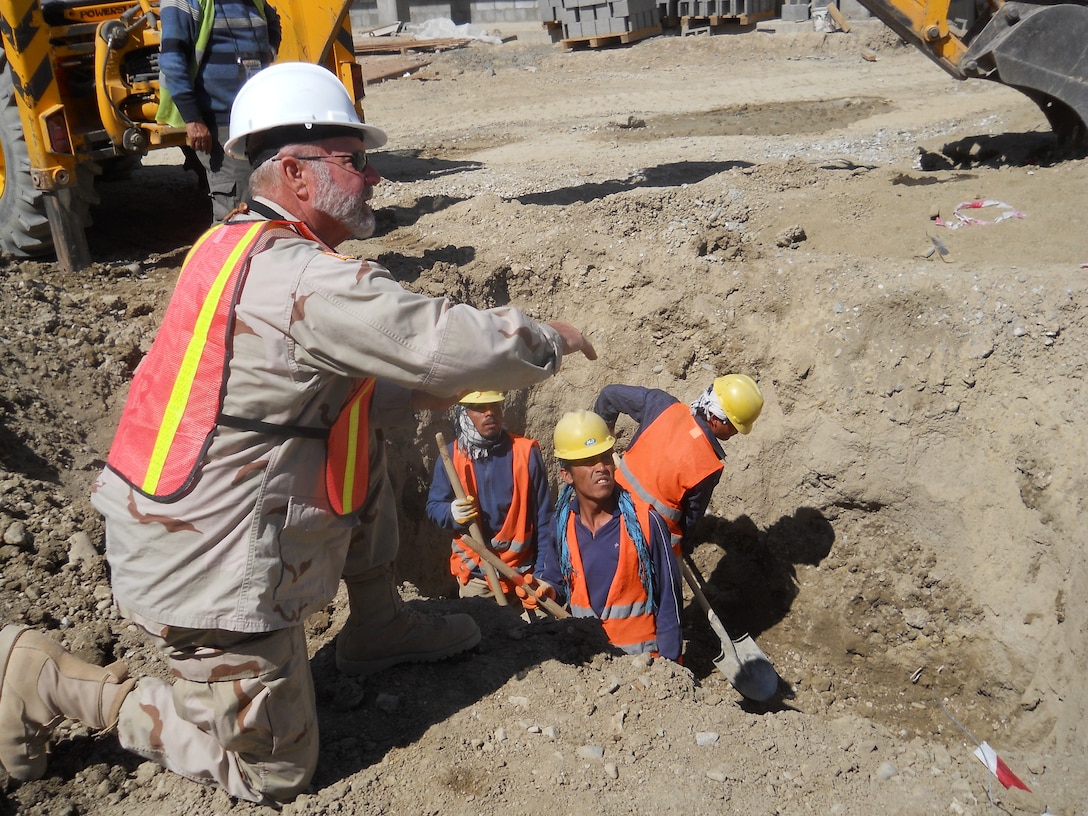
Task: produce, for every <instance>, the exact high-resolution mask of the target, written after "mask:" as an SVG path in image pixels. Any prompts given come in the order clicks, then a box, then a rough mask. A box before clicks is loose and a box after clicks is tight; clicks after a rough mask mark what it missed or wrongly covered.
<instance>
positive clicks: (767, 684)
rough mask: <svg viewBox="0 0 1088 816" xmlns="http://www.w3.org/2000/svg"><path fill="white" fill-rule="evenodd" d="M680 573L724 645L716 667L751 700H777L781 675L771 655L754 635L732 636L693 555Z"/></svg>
mask: <svg viewBox="0 0 1088 816" xmlns="http://www.w3.org/2000/svg"><path fill="white" fill-rule="evenodd" d="M680 571H681V572H682V573H683V575H684V580H685V581H687V583H688V586H689V587H691V592H692V594H693V595H694V596H695V600H696V601H698V602H699V606H701V607H702V608H703V611H704V612H706V616H707V619H708V620H709V621H710V628H711V629H713V630H714V634H716V635H717V636H718V639H719V640H721V642H722V653H721V654H720V655H718V656H717V658H715V660H714V665H715V666H717V667H718V670H719V671H720V672H721V673H722V674H724V675H725V679H726V680H728V681H729V682H730V684H731V685H732V686H733V688H735V689H736V690H737V691H739V692H740V693H741V694H743V695H744V696H745V697H747V698H748V699H749V700H755V701H756V702H760V703H763V702H766V701H767V700H769V699H771V698H772V697H774V694H775V692H776V691H777V690H778V672H776V671H775V670H774V666H772V665H771V661H770V660H769V659H768V658H767V655H765V654H764V653H763V650H762V649H760V648H759V645H758V644H757V643H756V642H755V641H754V640H753V639H752V636H751V635H744V636H743V637H739V638H737V639H736V640H734V639H733V638H731V637H729V633H728V632H727V631H725V626H724V625H723V624H722V622H721V619H720V618H719V617H718V615H717V613H716V612H715V611H714V609H713V608H712V607H711V606H710V601H708V600H707V599H706V595H704V594H703V587H702V584H703V583H704V582H703V578H702V576H701V575H699V574H698V572H697V571H696V570H695V567H694V565H693V564H692V563H691V558H690V557H689V556H686V555H685V556H684V557H683V558H682V559H681V560H680Z"/></svg>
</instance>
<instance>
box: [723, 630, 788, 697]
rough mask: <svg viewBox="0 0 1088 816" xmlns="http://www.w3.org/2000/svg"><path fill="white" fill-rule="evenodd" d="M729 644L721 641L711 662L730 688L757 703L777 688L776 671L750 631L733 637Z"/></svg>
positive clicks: (769, 695) (771, 695) (773, 692)
mask: <svg viewBox="0 0 1088 816" xmlns="http://www.w3.org/2000/svg"><path fill="white" fill-rule="evenodd" d="M731 646H732V648H730V649H727V648H725V646H724V644H723V646H722V653H721V654H720V655H718V657H717V659H716V660H715V661H714V665H715V666H717V667H718V670H719V671H720V672H721V673H722V674H724V675H725V678H726V679H727V680H728V681H729V683H730V684H731V685H732V686H733V688H735V689H736V690H737V691H739V692H740V693H741V694H743V695H744V696H745V697H747V698H748V699H749V700H755V701H756V702H758V703H765V702H766V701H767V700H770V699H771V698H772V697H774V695H775V692H777V691H778V672H776V671H775V670H774V666H772V665H771V661H770V660H769V659H768V658H767V655H765V654H764V653H763V650H762V649H760V648H759V645H758V644H757V643H756V642H755V641H754V640H752V638H751V636H750V635H745V636H744V637H742V638H738V639H737V640H734V641H733V642H732V643H731Z"/></svg>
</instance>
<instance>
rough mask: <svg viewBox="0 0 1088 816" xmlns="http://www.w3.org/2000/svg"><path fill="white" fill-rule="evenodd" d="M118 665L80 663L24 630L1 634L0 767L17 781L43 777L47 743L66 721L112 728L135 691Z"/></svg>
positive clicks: (46, 639) (53, 643)
mask: <svg viewBox="0 0 1088 816" xmlns="http://www.w3.org/2000/svg"><path fill="white" fill-rule="evenodd" d="M127 675H128V671H127V670H126V669H125V666H124V664H122V663H113V664H111V665H110V666H107V667H105V668H101V667H99V666H92V665H91V664H90V663H84V662H83V661H82V660H80V659H79V658H77V657H75V656H74V655H72V654H70V653H69V652H67V651H65V649H64V648H63V647H62V646H61V645H60V644H59V643H57V642H56V641H55V640H53V639H51V638H49V637H47V636H45V635H43V634H41V633H40V632H35V631H34V630H33V629H30V628H28V627H26V626H7V627H5V628H4V630H3V631H2V632H0V765H3V766H4V768H5V769H6V770H7V772H8V773H9V774H11V775H12V776H13V777H15V778H16V779H20V780H23V781H27V780H30V779H41V777H42V776H44V775H45V766H46V762H47V753H48V747H49V737H50V736H51V735H52V733H53V729H54V728H56V727H57V725H59V724H60V722H61V720H64V719H65V718H67V719H71V720H78V721H79V722H81V723H83V724H84V725H86V726H89V727H90V728H96V729H107V728H112V727H113V726H114V725H116V724H117V716H118V711H119V710H120V708H121V703H123V702H124V700H125V697H126V696H127V695H128V693H129V692H130V691H131V690H132V687H133V686H134V685H136V681H135V680H126V679H125V678H126V676H127Z"/></svg>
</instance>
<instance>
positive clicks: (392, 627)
mask: <svg viewBox="0 0 1088 816" xmlns="http://www.w3.org/2000/svg"><path fill="white" fill-rule="evenodd" d="M345 580H346V579H345ZM346 583H347V588H348V603H349V607H350V610H351V611H350V614H349V615H348V620H347V623H345V624H344V628H343V629H342V630H341V632H340V634H339V635H338V636H337V638H336V667H337V668H338V669H339V670H340V671H341V672H343V673H344V674H347V675H350V676H353V677H354V676H359V675H366V674H373V673H374V672H379V671H382V670H383V669H387V668H389V667H390V666H396V665H397V664H398V663H430V662H432V661H435V660H442V659H443V658H447V657H450V656H452V655H455V654H457V653H458V652H463V651H465V650H466V649H471V648H472V647H473V646H475V645H476V644H477V643H479V642H480V628H479V627H478V626H477V625H476V621H474V620H473V619H472V618H471V617H470V616H469V615H463V614H456V615H444V616H441V617H438V616H429V615H420V614H418V613H417V612H414V611H412V610H410V609H408V608H407V607H406V606H404V604H403V602H402V601H401V599H400V593H399V592H397V586H396V583H395V582H394V578H393V567H392V565H391V564H383V565H382V566H380V567H375V568H374V569H371V570H368V571H366V572H364V573H361V574H360V575H357V576H354V577H352V578H351V580H350V581H348V580H346Z"/></svg>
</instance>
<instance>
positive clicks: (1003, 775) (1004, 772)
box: [975, 741, 1031, 793]
mask: <svg viewBox="0 0 1088 816" xmlns="http://www.w3.org/2000/svg"><path fill="white" fill-rule="evenodd" d="M975 756H976V757H978V761H979V762H981V763H982V764H983V765H985V766H986V767H987V768H989V770H990V773H992V774H993V775H994V776H996V777H997V781H998V782H1000V783H1001V784H1002V785H1004V786H1005V787H1006V788H1020V790H1026V791H1027V792H1028V793H1031V788H1029V787H1028V786H1027V785H1025V784H1024V783H1023V782H1021V781H1020V777H1018V776H1017V775H1016V774H1014V773H1013V772H1012V771H1011V770H1010V769H1009V766H1008V765H1006V764H1005V760H1003V759H1002V758H1001V757H999V756H998V755H997V752H996V751H995V750H994V749H993V748H991V747H990V744H989V743H988V742H986V741H983V743H982V745H980V746H979V747H978V748H976V749H975Z"/></svg>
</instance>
